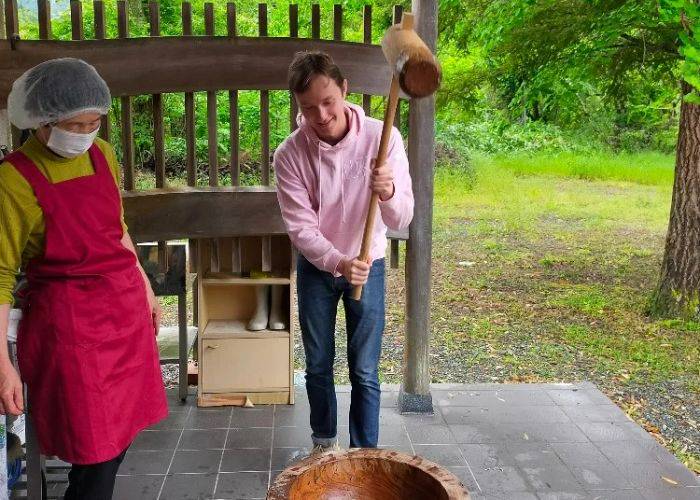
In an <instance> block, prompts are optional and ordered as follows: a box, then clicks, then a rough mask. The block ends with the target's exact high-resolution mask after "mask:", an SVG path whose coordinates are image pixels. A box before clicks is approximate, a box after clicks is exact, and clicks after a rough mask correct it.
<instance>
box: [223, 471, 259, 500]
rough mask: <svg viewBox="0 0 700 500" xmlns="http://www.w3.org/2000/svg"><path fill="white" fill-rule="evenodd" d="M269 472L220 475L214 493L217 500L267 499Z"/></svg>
mask: <svg viewBox="0 0 700 500" xmlns="http://www.w3.org/2000/svg"><path fill="white" fill-rule="evenodd" d="M269 476H270V474H269V473H268V472H230V473H221V474H219V482H218V484H217V486H216V492H215V493H214V495H215V497H216V498H217V499H219V498H221V499H229V498H230V499H233V498H235V499H239V498H240V499H243V498H265V496H266V495H267V481H268V478H269Z"/></svg>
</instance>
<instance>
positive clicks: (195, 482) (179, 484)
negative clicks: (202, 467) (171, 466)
mask: <svg viewBox="0 0 700 500" xmlns="http://www.w3.org/2000/svg"><path fill="white" fill-rule="evenodd" d="M215 482H216V474H174V475H169V476H168V477H166V478H165V485H164V486H163V493H161V496H160V498H162V499H166V498H167V500H204V499H209V498H213V497H214V495H213V493H214V483H215Z"/></svg>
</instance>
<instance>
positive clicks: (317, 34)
mask: <svg viewBox="0 0 700 500" xmlns="http://www.w3.org/2000/svg"><path fill="white" fill-rule="evenodd" d="M311 38H314V39H319V38H321V6H320V5H319V4H317V3H315V4H313V5H312V6H311Z"/></svg>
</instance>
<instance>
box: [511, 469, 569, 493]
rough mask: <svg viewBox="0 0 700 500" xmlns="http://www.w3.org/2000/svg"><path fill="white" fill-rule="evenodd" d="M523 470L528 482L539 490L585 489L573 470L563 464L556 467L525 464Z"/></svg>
mask: <svg viewBox="0 0 700 500" xmlns="http://www.w3.org/2000/svg"><path fill="white" fill-rule="evenodd" d="M521 470H522V471H523V475H524V476H525V478H526V479H527V480H528V482H529V483H530V484H531V485H532V487H533V488H534V489H535V490H536V491H538V492H540V491H544V492H548V491H552V492H554V491H578V490H582V489H583V487H582V485H581V484H580V483H579V482H578V480H577V479H576V478H575V477H574V476H573V474H572V473H571V471H569V469H568V468H567V467H565V466H563V465H561V466H556V467H527V466H523V467H521ZM538 494H539V493H538Z"/></svg>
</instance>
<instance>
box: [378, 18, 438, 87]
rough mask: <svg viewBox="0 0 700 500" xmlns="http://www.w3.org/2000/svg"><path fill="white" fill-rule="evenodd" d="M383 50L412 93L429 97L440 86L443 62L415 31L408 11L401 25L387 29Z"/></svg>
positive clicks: (404, 84) (393, 69)
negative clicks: (440, 62)
mask: <svg viewBox="0 0 700 500" xmlns="http://www.w3.org/2000/svg"><path fill="white" fill-rule="evenodd" d="M382 51H383V52H384V57H386V60H387V62H388V63H389V65H390V66H391V69H392V71H394V73H395V74H396V76H397V77H398V78H399V85H400V86H401V90H403V91H404V92H405V93H406V94H407V95H408V96H410V97H426V96H429V95H431V94H432V93H434V92H435V91H436V90H437V88H438V87H439V86H440V79H441V76H442V75H441V70H440V64H439V63H438V61H437V59H436V58H435V56H434V55H433V53H432V52H431V51H430V49H429V48H428V46H427V45H426V44H425V42H423V40H421V38H420V37H419V36H418V34H417V33H416V32H415V31H414V30H413V15H412V14H409V13H404V15H403V18H402V20H401V24H395V25H394V26H392V27H391V28H389V29H388V30H387V32H386V34H385V35H384V39H383V40H382Z"/></svg>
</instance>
